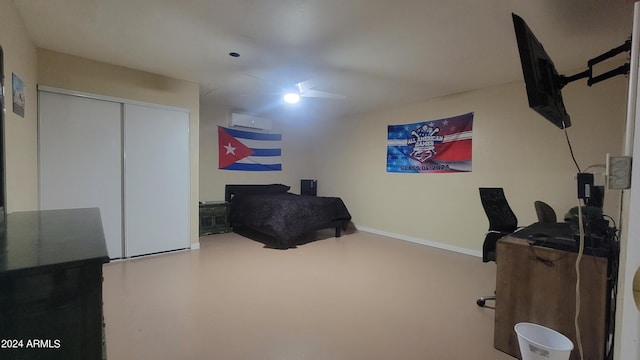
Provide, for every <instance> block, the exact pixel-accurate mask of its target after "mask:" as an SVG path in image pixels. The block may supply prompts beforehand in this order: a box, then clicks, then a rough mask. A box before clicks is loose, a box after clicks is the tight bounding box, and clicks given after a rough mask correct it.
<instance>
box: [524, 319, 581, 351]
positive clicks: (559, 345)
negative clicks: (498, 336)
mask: <svg viewBox="0 0 640 360" xmlns="http://www.w3.org/2000/svg"><path fill="white" fill-rule="evenodd" d="M514 330H515V331H516V334H517V335H518V345H519V346H520V354H521V355H522V360H568V359H569V355H571V350H573V342H571V340H569V338H568V337H566V336H564V335H562V334H561V333H559V332H557V331H555V330H553V329H549V328H546V327H544V326H541V325H538V324H532V323H526V322H521V323H517V324H516V326H514Z"/></svg>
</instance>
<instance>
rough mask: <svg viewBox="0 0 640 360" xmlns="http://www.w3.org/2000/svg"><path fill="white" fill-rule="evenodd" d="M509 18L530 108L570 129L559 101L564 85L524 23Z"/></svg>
mask: <svg viewBox="0 0 640 360" xmlns="http://www.w3.org/2000/svg"><path fill="white" fill-rule="evenodd" d="M511 15H512V17H513V26H514V28H515V33H516V40H517V42H518V51H519V53H520V63H521V65H522V73H523V75H524V82H525V85H526V88H527V97H528V99H529V107H530V108H532V109H533V110H535V111H537V112H538V113H539V114H540V115H542V116H543V117H544V118H545V119H547V120H549V121H550V122H552V123H553V124H555V125H556V126H557V127H559V128H561V129H563V128H566V127H569V126H571V118H570V117H569V114H567V111H566V110H565V108H564V102H563V101H562V92H561V89H562V87H563V86H564V84H563V83H562V81H561V77H560V76H559V75H558V72H557V71H556V68H555V65H554V64H553V61H551V58H550V57H549V55H548V54H547V52H546V51H545V50H544V47H543V46H542V44H541V43H540V42H539V41H538V39H536V37H535V35H534V34H533V32H532V31H531V29H529V27H528V26H527V24H526V23H525V22H524V20H522V18H521V17H519V16H518V15H516V14H511Z"/></svg>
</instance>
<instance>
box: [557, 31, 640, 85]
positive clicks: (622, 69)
mask: <svg viewBox="0 0 640 360" xmlns="http://www.w3.org/2000/svg"><path fill="white" fill-rule="evenodd" d="M629 51H631V39H629V40H627V41H625V42H624V44H622V45H620V46H618V47H616V48H613V49H611V50H609V51H607V52H605V53H604V54H602V55H599V56H596V57H595V58H593V59H591V60H589V61H588V62H587V65H588V67H589V68H588V69H587V70H585V71H583V72H581V73H577V74H575V75H571V76H564V75H560V76H558V81H559V82H560V88H563V87H564V86H565V85H567V84H568V83H570V82H572V81H576V80H579V79H584V78H588V80H587V85H589V86H591V85H593V84H596V83H599V82H600V81H603V80H607V79H609V78H612V77H614V76H617V75H627V74H629V69H630V68H631V66H630V65H629V63H628V62H627V63H625V64H624V65H621V66H619V67H617V68H615V69H612V70H609V71H607V72H605V73H602V74H600V75H597V76H593V66H594V65H596V64H599V63H601V62H603V61H605V60H607V59H610V58H612V57H614V56H616V55H618V54H620V53H623V52H629Z"/></svg>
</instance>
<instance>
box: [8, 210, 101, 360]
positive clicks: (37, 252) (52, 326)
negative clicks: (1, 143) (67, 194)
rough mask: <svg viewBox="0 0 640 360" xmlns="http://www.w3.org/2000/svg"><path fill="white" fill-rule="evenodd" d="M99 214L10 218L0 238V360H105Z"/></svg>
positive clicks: (65, 212)
mask: <svg viewBox="0 0 640 360" xmlns="http://www.w3.org/2000/svg"><path fill="white" fill-rule="evenodd" d="M106 262H109V257H108V256H107V248H106V245H105V241H104V233H103V230H102V222H101V220H100V212H99V211H98V209H97V208H92V209H70V210H46V211H26V212H16V213H12V214H9V215H8V216H7V221H6V230H5V231H0V339H2V340H3V343H2V344H0V359H20V360H24V359H64V360H76V359H77V360H86V359H92V360H94V359H96V360H97V359H102V355H103V342H102V329H103V327H102V324H103V319H102V264H104V263H106Z"/></svg>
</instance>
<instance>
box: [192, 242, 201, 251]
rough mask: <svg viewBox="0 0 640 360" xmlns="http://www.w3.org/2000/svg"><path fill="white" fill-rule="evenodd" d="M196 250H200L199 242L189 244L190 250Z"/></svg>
mask: <svg viewBox="0 0 640 360" xmlns="http://www.w3.org/2000/svg"><path fill="white" fill-rule="evenodd" d="M198 249H200V241H198V242H194V243H191V250H198Z"/></svg>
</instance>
